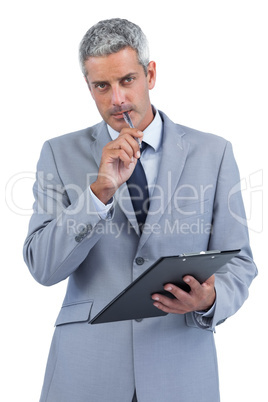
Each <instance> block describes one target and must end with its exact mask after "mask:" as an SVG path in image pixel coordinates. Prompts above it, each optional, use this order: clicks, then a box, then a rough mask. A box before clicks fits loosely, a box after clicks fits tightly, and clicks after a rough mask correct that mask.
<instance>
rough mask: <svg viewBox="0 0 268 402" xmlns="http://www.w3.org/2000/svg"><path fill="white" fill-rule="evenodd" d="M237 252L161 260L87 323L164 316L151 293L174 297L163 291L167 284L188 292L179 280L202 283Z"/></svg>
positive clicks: (217, 252) (209, 253)
mask: <svg viewBox="0 0 268 402" xmlns="http://www.w3.org/2000/svg"><path fill="white" fill-rule="evenodd" d="M239 252H240V250H230V251H206V252H204V251H203V252H201V253H192V254H181V255H179V256H170V257H162V258H160V259H159V260H157V261H156V262H155V263H154V264H153V265H151V267H149V268H148V269H147V270H146V271H145V272H144V273H142V274H141V275H140V276H139V277H138V278H137V279H136V280H135V281H133V282H132V283H131V284H130V285H129V286H127V287H126V288H125V289H124V290H123V291H122V292H121V293H119V294H118V295H117V296H116V297H115V298H114V299H113V300H112V301H111V302H110V303H108V304H107V305H106V306H105V307H104V308H103V309H102V310H101V311H100V312H99V313H98V314H97V315H96V316H95V317H94V318H93V319H92V320H91V321H89V324H101V323H106V322H114V321H123V320H133V319H136V320H137V319H143V318H149V317H158V316H163V315H167V313H165V312H164V311H161V310H159V309H158V308H156V307H155V306H154V305H153V300H152V299H151V295H152V294H154V293H161V294H164V295H165V296H168V297H173V295H172V294H171V293H169V292H166V291H165V290H164V289H163V286H164V285H165V284H166V283H173V284H174V285H176V286H179V287H180V288H182V289H183V290H185V291H186V292H189V291H190V287H189V286H188V285H187V284H186V283H185V282H184V281H183V279H182V278H183V277H184V276H185V275H191V276H193V277H195V278H196V279H197V280H198V281H199V282H200V283H203V282H205V281H206V280H207V279H208V278H209V277H210V276H211V275H213V274H214V273H215V272H216V271H217V270H218V269H220V268H221V267H222V266H224V265H225V264H227V263H228V262H229V261H230V260H231V259H232V258H233V257H235V256H236V255H237V254H238V253H239Z"/></svg>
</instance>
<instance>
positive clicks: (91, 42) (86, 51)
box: [79, 18, 149, 77]
mask: <svg viewBox="0 0 268 402" xmlns="http://www.w3.org/2000/svg"><path fill="white" fill-rule="evenodd" d="M128 46H129V47H131V48H132V49H134V50H135V51H136V52H137V56H138V62H139V63H140V64H141V65H142V66H143V68H144V71H145V75H147V66H148V64H149V47H148V42H147V39H146V36H145V35H144V33H143V32H142V30H141V28H140V27H139V26H138V25H136V24H134V23H133V22H130V21H128V20H125V19H121V18H113V19H109V20H103V21H99V22H98V23H97V24H95V25H93V26H92V27H91V28H90V29H89V30H88V31H87V32H86V34H85V36H84V37H83V39H82V41H81V43H80V46H79V61H80V65H81V69H82V72H83V74H84V76H85V77H86V75H87V71H86V69H85V62H86V61H87V60H88V59H89V57H97V56H107V55H109V54H112V53H117V52H119V51H120V50H122V49H124V48H126V47H128Z"/></svg>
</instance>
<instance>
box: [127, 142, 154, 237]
mask: <svg viewBox="0 0 268 402" xmlns="http://www.w3.org/2000/svg"><path fill="white" fill-rule="evenodd" d="M146 146H147V144H146V143H145V142H142V146H141V149H140V152H141V154H142V152H143V151H144V150H145V148H146ZM127 185H128V190H129V194H130V197H131V201H132V205H133V208H134V211H135V214H136V218H137V221H138V224H139V227H140V230H141V232H142V228H143V225H144V223H145V220H146V216H147V212H148V209H149V192H148V183H147V179H146V176H145V172H144V169H143V167H142V164H141V161H140V159H138V161H137V164H136V166H135V169H134V171H133V173H132V175H131V176H130V178H129V179H128V181H127Z"/></svg>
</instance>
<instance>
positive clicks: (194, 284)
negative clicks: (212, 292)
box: [183, 275, 201, 293]
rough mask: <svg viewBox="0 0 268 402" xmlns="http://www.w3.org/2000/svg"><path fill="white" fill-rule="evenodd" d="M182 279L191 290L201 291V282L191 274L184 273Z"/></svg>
mask: <svg viewBox="0 0 268 402" xmlns="http://www.w3.org/2000/svg"><path fill="white" fill-rule="evenodd" d="M183 281H184V282H185V283H186V284H187V285H188V286H190V288H191V292H194V293H198V292H200V291H201V284H200V282H198V281H197V280H196V279H195V278H194V277H193V276H190V275H186V276H184V278H183Z"/></svg>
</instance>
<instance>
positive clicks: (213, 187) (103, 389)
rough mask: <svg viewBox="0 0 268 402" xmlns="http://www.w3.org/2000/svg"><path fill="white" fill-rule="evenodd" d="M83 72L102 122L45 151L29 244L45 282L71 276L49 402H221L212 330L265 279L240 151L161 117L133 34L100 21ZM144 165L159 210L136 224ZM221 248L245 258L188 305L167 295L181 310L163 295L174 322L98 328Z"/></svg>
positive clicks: (158, 298)
mask: <svg viewBox="0 0 268 402" xmlns="http://www.w3.org/2000/svg"><path fill="white" fill-rule="evenodd" d="M80 60H81V65H82V70H83V73H84V76H85V79H86V82H87V85H88V87H89V90H90V93H91V95H92V97H93V99H94V101H95V103H96V105H97V107H98V110H99V112H100V114H101V116H102V118H103V121H102V123H100V124H97V125H95V126H94V127H90V128H88V129H85V130H82V131H79V132H76V133H72V134H68V135H65V136H61V137H58V138H54V139H52V140H49V141H47V142H46V143H45V144H44V147H43V149H42V152H41V156H40V160H39V163H38V173H37V181H36V183H35V185H34V195H35V204H34V214H33V216H32V218H31V221H30V227H29V234H28V236H27V239H26V242H25V246H24V258H25V261H26V263H27V264H28V266H29V269H30V272H31V273H32V275H33V276H34V278H35V279H36V280H37V281H38V282H40V283H41V284H43V285H47V286H50V285H54V284H56V283H58V282H59V281H62V280H64V279H66V278H69V280H68V287H67V292H66V296H65V299H64V302H63V306H62V309H61V311H60V313H59V316H58V318H57V321H56V329H55V334H54V338H53V341H52V345H51V350H50V354H49V358H48V363H47V369H46V375H45V380H44V385H43V390H42V395H41V401H42V402H45V401H46V402H60V401H62V402H74V401H75V402H86V401H92V402H103V401H105V402H106V401H107V402H108V401H109V402H127V401H129V402H131V401H132V400H133V401H134V400H138V401H139V402H151V401H154V402H165V401H169V402H173V401H174V402H175V401H176V402H177V401H182V402H196V401H198V402H216V401H219V400H220V396H219V384H218V372H217V361H216V351H215V346H214V340H213V331H214V330H215V327H216V325H218V324H220V323H222V322H223V321H224V320H225V319H226V318H228V317H229V316H230V315H232V314H234V313H235V312H236V311H237V310H238V309H239V308H240V307H241V305H242V304H243V302H244V301H245V299H246V298H247V296H248V287H249V285H250V283H251V281H252V280H253V278H254V277H255V276H256V267H255V265H254V263H253V260H252V255H251V250H250V247H249V241H248V233H247V228H246V227H245V226H244V225H242V224H241V223H240V222H239V221H238V220H237V219H235V217H237V216H240V217H244V209H243V202H242V198H241V193H240V191H237V190H236V191H234V190H233V189H235V188H236V187H234V186H236V185H237V183H238V182H239V174H238V170H237V167H236V163H235V160H234V157H233V153H232V148H231V145H230V143H229V142H227V141H226V140H224V139H223V138H220V137H217V136H214V135H210V134H206V133H201V132H198V131H196V130H193V129H190V128H187V127H183V126H180V125H177V124H174V123H172V122H171V121H170V120H169V119H168V117H167V116H166V115H165V114H164V113H162V112H160V111H158V110H157V109H155V108H154V107H153V106H152V105H151V102H150V98H149V90H151V89H153V88H154V85H155V81H156V64H155V62H153V61H151V62H149V56H148V48H147V42H146V38H145V36H144V34H143V33H142V31H141V30H140V28H139V27H138V26H136V25H135V24H133V23H131V22H129V21H126V20H120V19H112V20H106V21H101V22H99V23H98V24H96V25H95V26H94V27H92V28H91V29H90V30H89V31H88V32H87V33H86V35H85V36H84V38H83V40H82V42H81V45H80ZM123 112H127V113H128V115H129V117H130V118H131V120H132V122H133V125H134V127H135V128H130V127H129V125H128V124H127V123H126V122H125V120H124V116H123ZM138 140H140V141H141V142H142V143H143V144H144V143H146V144H147V147H146V149H145V150H144V151H143V153H142V154H141V149H140V148H139V144H138ZM139 160H140V161H141V164H140V161H139ZM141 165H142V166H143V168H144V171H145V174H146V177H147V182H148V184H147V186H146V187H148V190H149V200H144V202H143V203H142V205H143V207H144V208H143V207H142V209H144V211H136V213H135V212H134V202H135V200H134V198H135V197H133V199H132V202H133V205H132V202H131V198H130V194H129V192H130V191H131V190H130V188H131V183H130V181H131V178H132V177H134V176H135V171H136V170H135V169H136V167H137V169H138V166H139V169H140V168H141ZM133 172H134V173H133ZM136 198H139V197H136ZM148 205H149V210H148V211H147V209H148V208H147V206H148ZM141 212H148V213H147V218H146V221H145V222H142V223H140V224H139V218H140V216H139V215H140V214H141ZM217 249H218V250H230V249H241V252H240V253H239V255H238V256H237V257H235V258H234V259H233V260H232V262H231V263H229V264H227V265H226V266H224V267H223V268H222V269H220V270H219V271H218V273H217V274H215V275H214V276H212V277H211V278H209V279H208V280H207V281H206V282H205V283H203V284H200V283H199V282H197V281H196V280H195V279H194V278H193V277H191V276H189V275H187V276H186V277H185V278H184V281H185V282H186V283H187V284H188V285H189V286H190V288H191V291H190V292H189V293H187V292H185V291H183V290H182V289H180V288H178V287H177V286H175V285H174V284H172V283H171V284H167V285H165V287H164V288H165V290H166V292H169V293H171V294H172V295H173V296H174V298H170V297H166V296H164V295H163V294H153V295H152V303H153V304H154V306H155V308H156V309H160V310H162V311H164V312H166V313H169V314H167V315H165V316H161V317H154V318H147V319H143V320H127V321H120V322H113V323H107V324H98V325H89V324H88V322H89V321H90V319H91V318H92V317H94V316H95V315H96V313H98V312H99V311H100V310H101V309H102V308H103V307H104V306H105V305H106V304H107V303H108V302H109V301H110V300H112V299H113V298H114V297H115V296H116V295H117V294H118V293H119V292H120V291H122V290H123V289H124V288H125V287H126V286H127V285H129V284H130V283H131V282H132V281H133V280H134V279H136V278H137V277H138V276H139V275H140V274H142V273H143V272H144V271H145V270H146V269H147V268H148V267H150V266H151V265H152V264H153V263H154V262H155V261H156V260H157V259H159V258H160V257H162V256H164V255H165V256H169V255H170V256H172V255H178V254H181V253H190V252H200V251H202V250H217Z"/></svg>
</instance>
